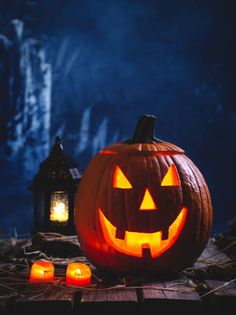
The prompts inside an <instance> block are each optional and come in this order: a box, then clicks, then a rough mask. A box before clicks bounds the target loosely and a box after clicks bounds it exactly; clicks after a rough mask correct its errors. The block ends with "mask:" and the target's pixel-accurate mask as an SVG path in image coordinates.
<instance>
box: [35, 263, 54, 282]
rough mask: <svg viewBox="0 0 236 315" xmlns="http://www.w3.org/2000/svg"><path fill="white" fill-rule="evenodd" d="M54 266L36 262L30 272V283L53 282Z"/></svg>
mask: <svg viewBox="0 0 236 315" xmlns="http://www.w3.org/2000/svg"><path fill="white" fill-rule="evenodd" d="M53 280H54V266H53V263H51V262H48V261H41V260H40V261H36V262H34V263H33V265H32V267H31V271H30V282H33V281H53Z"/></svg>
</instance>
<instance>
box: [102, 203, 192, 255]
mask: <svg viewBox="0 0 236 315" xmlns="http://www.w3.org/2000/svg"><path fill="white" fill-rule="evenodd" d="M98 211H99V217H100V223H101V226H102V232H103V236H104V238H105V240H106V242H107V243H108V244H109V245H110V246H112V247H113V248H114V249H116V250H117V251H119V252H121V253H124V254H126V255H130V256H136V257H142V256H143V248H147V247H149V248H150V253H151V256H152V258H155V257H158V256H160V255H161V254H162V253H164V252H165V251H167V250H168V249H169V248H170V247H171V246H173V244H174V243H175V242H176V240H177V239H178V237H179V235H180V233H181V231H182V229H183V227H184V224H185V220H186V216H187V208H182V210H181V212H180V213H179V215H178V216H177V218H176V219H175V221H174V222H173V223H172V224H171V225H170V226H169V236H168V238H167V239H165V240H162V232H161V231H158V232H153V233H141V232H129V231H125V237H124V239H118V238H116V237H115V235H116V227H115V226H114V225H113V224H111V222H110V221H109V220H108V219H107V218H106V217H105V216H104V214H103V213H102V211H101V209H99V210H98Z"/></svg>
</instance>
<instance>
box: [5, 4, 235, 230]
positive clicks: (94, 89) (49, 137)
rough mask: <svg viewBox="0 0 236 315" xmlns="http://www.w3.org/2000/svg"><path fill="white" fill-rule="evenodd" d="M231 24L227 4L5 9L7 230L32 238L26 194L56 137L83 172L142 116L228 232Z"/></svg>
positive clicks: (30, 205) (231, 214)
mask: <svg viewBox="0 0 236 315" xmlns="http://www.w3.org/2000/svg"><path fill="white" fill-rule="evenodd" d="M235 26H236V22H235V15H234V1H229V0H224V1H220V0H214V1H213V0H205V1H203V0H202V1H199V0H198V1H197V0H195V1H194V0H186V1H185V0H182V1H176V0H166V1H159V0H145V1H144V0H99V1H97V0H86V1H80V0H77V1H76V0H68V1H63V0H41V1H36V0H35V1H33V0H31V1H22V0H12V1H7V0H5V1H4V0H2V1H1V2H0V27H1V28H0V34H1V35H0V84H1V85H0V92H1V93H0V122H1V125H0V162H1V164H0V176H1V177H0V180H1V185H0V198H1V200H0V229H1V231H2V233H3V234H4V235H6V234H8V233H9V230H10V229H11V228H12V227H16V229H17V231H18V233H19V234H22V233H29V232H30V231H31V228H32V224H33V202H32V192H30V191H29V190H28V188H27V187H28V185H29V184H30V182H31V180H32V178H33V176H34V175H35V174H36V172H37V171H38V168H39V163H40V162H42V160H43V159H45V158H46V157H47V155H48V154H49V151H50V148H51V146H52V145H53V143H54V139H55V136H56V135H61V136H62V141H63V145H64V149H65V151H66V152H67V153H68V154H70V155H71V156H72V157H73V158H74V159H75V160H76V161H77V162H78V165H79V170H80V171H81V172H82V173H83V171H84V169H85V167H86V165H87V164H88V162H89V160H90V159H91V158H92V157H93V156H94V155H95V154H96V153H97V152H98V151H99V150H100V149H101V148H103V147H105V146H107V145H108V144H111V143H113V142H115V141H119V140H125V139H127V138H129V137H130V135H131V134H132V132H133V129H134V126H135V123H136V121H137V119H138V118H139V116H140V115H141V114H155V115H156V116H157V122H156V136H157V137H158V138H160V139H163V140H166V141H169V142H173V143H175V144H177V145H178V146H180V147H181V148H183V149H184V150H185V152H186V154H187V155H188V156H189V157H190V158H191V159H192V160H193V161H194V162H195V164H196V165H197V166H198V167H199V169H200V170H201V171H202V173H203V175H204V176H205V178H206V181H207V183H208V186H209V189H210V192H211V195H212V200H213V206H214V225H213V232H215V233H218V232H220V231H224V230H225V229H226V228H227V223H228V221H229V220H231V219H232V218H233V217H234V216H235V213H236V212H235V201H234V197H235V188H236V185H235V178H236V171H235V154H236V145H235V135H236V109H235V96H236V93H235V83H236V82H235V81H236V80H235V64H236V63H235V56H236V49H235V46H234V41H235V39H234V38H235Z"/></svg>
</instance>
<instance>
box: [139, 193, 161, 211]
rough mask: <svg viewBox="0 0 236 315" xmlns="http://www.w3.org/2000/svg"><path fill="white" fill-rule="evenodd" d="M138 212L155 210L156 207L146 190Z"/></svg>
mask: <svg viewBox="0 0 236 315" xmlns="http://www.w3.org/2000/svg"><path fill="white" fill-rule="evenodd" d="M139 210H157V206H156V204H155V202H154V200H153V198H152V196H151V194H150V191H149V189H148V188H147V189H146V190H145V193H144V197H143V200H142V203H141V206H140V208H139Z"/></svg>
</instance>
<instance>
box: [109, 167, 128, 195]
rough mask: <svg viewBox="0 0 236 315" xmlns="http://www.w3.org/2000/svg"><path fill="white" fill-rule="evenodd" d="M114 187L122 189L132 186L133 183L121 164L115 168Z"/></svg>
mask: <svg viewBox="0 0 236 315" xmlns="http://www.w3.org/2000/svg"><path fill="white" fill-rule="evenodd" d="M113 187H114V188H121V189H130V188H132V185H131V184H130V182H129V180H128V178H127V177H126V176H125V174H124V173H123V172H122V170H121V169H120V167H119V166H116V167H115V170H114V175H113Z"/></svg>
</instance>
